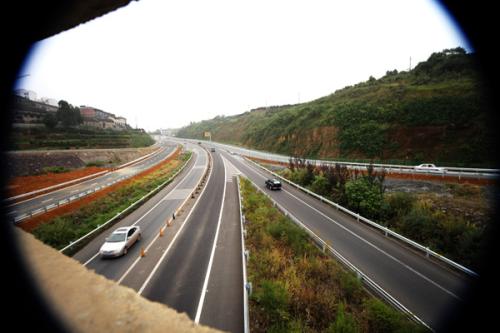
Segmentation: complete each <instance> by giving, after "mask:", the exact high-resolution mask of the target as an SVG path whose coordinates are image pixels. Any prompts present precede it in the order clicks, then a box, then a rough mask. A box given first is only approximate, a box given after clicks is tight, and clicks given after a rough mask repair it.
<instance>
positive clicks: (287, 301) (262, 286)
mask: <svg viewBox="0 0 500 333" xmlns="http://www.w3.org/2000/svg"><path fill="white" fill-rule="evenodd" d="M241 187H242V195H243V206H244V207H243V210H244V213H245V216H246V219H247V221H248V224H247V238H246V240H245V244H246V246H247V248H248V249H249V251H250V260H249V262H248V279H249V281H251V282H252V284H253V293H252V295H251V297H250V301H249V305H250V320H251V322H250V328H251V331H252V332H425V329H424V328H423V327H420V326H417V325H416V324H414V323H413V322H411V321H410V320H408V319H407V318H406V317H405V316H404V315H402V314H401V313H399V312H397V311H396V310H394V309H393V308H391V307H390V306H388V305H386V304H385V303H384V302H382V301H380V300H378V299H376V298H374V297H372V296H370V294H368V293H367V292H366V290H365V289H364V288H363V287H362V285H361V282H360V281H359V280H358V279H357V278H356V276H355V275H354V274H352V273H351V272H347V271H346V270H344V269H343V268H342V267H341V266H340V265H339V264H338V263H337V262H336V261H335V260H333V259H332V258H331V257H329V256H328V255H326V254H323V253H322V252H321V251H320V250H319V249H318V248H316V247H315V246H314V245H313V243H312V242H311V241H310V240H309V238H308V236H307V234H306V233H305V232H304V231H303V230H302V229H300V228H299V227H297V226H296V225H295V224H293V222H292V221H290V220H289V219H288V218H286V217H285V216H283V215H282V214H281V213H280V212H279V211H278V210H277V209H276V208H274V207H273V205H272V203H271V201H270V200H269V199H268V198H266V197H265V196H264V195H263V194H261V193H259V192H257V190H256V189H255V188H254V187H253V186H252V185H251V183H250V182H249V181H248V180H246V179H242V181H241Z"/></svg>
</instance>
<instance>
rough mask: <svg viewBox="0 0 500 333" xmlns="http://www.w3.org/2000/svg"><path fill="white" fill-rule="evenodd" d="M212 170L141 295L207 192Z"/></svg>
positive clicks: (141, 289)
mask: <svg viewBox="0 0 500 333" xmlns="http://www.w3.org/2000/svg"><path fill="white" fill-rule="evenodd" d="M207 154H208V153H207ZM212 172H213V167H212V168H211V169H210V174H209V175H208V179H207V182H206V185H205V187H203V190H201V193H200V195H199V196H198V199H197V200H196V202H195V203H194V205H193V208H191V211H190V212H189V214H188V215H187V216H186V219H185V220H184V222H183V223H182V225H181V227H180V228H179V230H178V231H177V233H176V234H175V236H174V238H173V239H172V241H171V242H170V244H169V246H168V247H167V249H166V250H165V252H164V253H163V255H162V256H161V258H160V260H158V262H157V263H156V265H155V267H154V268H153V270H152V271H151V273H150V274H149V275H148V277H147V278H146V281H144V283H143V284H142V286H141V288H140V289H139V291H138V292H137V294H139V295H141V294H142V292H143V291H144V289H145V288H146V286H147V284H148V283H149V281H150V280H151V278H152V277H153V275H154V274H155V273H156V271H157V270H158V268H159V267H160V264H161V263H162V261H163V260H164V259H165V257H166V256H167V254H168V252H169V251H170V249H171V248H172V245H173V244H174V243H175V241H176V239H177V236H179V234H180V233H181V231H182V229H183V228H184V226H185V225H186V222H188V221H189V218H190V217H191V214H192V213H193V211H194V209H195V208H196V206H197V205H198V202H200V198H201V197H202V196H203V193H205V189H206V188H207V187H208V182H209V181H210V178H211V177H212Z"/></svg>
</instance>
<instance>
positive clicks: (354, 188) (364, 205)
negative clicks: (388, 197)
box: [345, 177, 384, 218]
mask: <svg viewBox="0 0 500 333" xmlns="http://www.w3.org/2000/svg"><path fill="white" fill-rule="evenodd" d="M345 194H346V199H347V204H348V206H349V207H350V208H351V209H354V210H356V211H357V212H359V214H361V215H363V216H365V217H368V218H375V217H378V215H379V211H380V208H381V206H382V202H383V200H384V197H383V194H382V192H381V191H380V188H379V186H378V185H377V184H376V183H370V182H369V181H368V180H367V179H366V178H365V177H362V178H358V179H355V180H351V181H348V182H347V184H346V186H345Z"/></svg>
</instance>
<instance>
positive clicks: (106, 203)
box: [32, 152, 191, 249]
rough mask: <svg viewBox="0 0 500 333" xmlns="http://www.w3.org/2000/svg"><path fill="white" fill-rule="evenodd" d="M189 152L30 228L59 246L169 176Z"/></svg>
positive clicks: (106, 218) (55, 245)
mask: <svg viewBox="0 0 500 333" xmlns="http://www.w3.org/2000/svg"><path fill="white" fill-rule="evenodd" d="M190 155H191V153H190V152H188V153H185V154H183V155H180V156H179V157H177V158H176V159H174V160H172V161H169V162H168V163H165V164H163V165H161V167H159V168H158V169H157V170H155V171H153V172H151V173H149V174H147V175H145V176H144V177H140V178H138V179H134V180H132V181H131V182H129V183H127V184H126V185H124V186H122V187H120V188H119V189H118V190H116V191H113V192H110V193H109V194H108V195H106V196H105V197H102V198H99V199H97V200H95V201H92V202H90V203H88V204H86V205H84V206H82V207H80V208H79V209H78V210H76V211H73V212H71V213H69V214H66V215H62V216H58V217H55V218H54V219H52V220H51V221H49V222H48V223H44V224H41V225H39V226H38V227H36V228H35V229H34V230H33V231H32V232H33V234H34V235H35V237H37V238H38V239H40V240H41V241H42V242H44V243H45V244H48V245H50V246H52V247H54V248H56V249H61V248H63V247H64V246H66V245H68V243H69V242H70V241H74V240H76V239H78V238H80V237H82V236H83V235H85V234H87V233H88V232H90V231H92V230H93V229H95V228H96V227H97V226H99V225H101V224H103V223H104V222H106V221H107V220H109V219H110V218H112V217H113V216H115V215H116V214H117V213H119V212H121V211H122V210H124V209H125V208H127V207H128V206H130V205H131V204H132V203H134V202H135V201H137V200H138V199H140V198H141V197H143V196H144V195H146V194H147V193H148V192H150V191H151V190H153V189H154V188H156V187H157V186H159V185H160V184H161V183H163V182H165V181H166V180H168V179H169V178H170V177H171V176H172V175H173V174H174V173H175V172H176V171H177V170H179V169H180V168H181V167H182V165H184V163H186V162H187V161H188V160H189V157H190Z"/></svg>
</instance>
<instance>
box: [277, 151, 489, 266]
mask: <svg viewBox="0 0 500 333" xmlns="http://www.w3.org/2000/svg"><path fill="white" fill-rule="evenodd" d="M279 173H280V174H281V176H283V177H285V178H287V179H289V180H291V181H292V182H294V183H296V184H299V185H301V186H303V187H306V188H308V189H309V190H311V191H313V192H315V193H317V194H319V195H321V196H324V197H326V198H328V199H330V200H332V201H334V202H336V203H338V204H340V205H342V206H344V207H346V208H348V209H350V210H352V211H354V212H356V213H359V214H361V215H362V216H364V217H366V218H368V219H371V220H373V221H375V222H377V223H379V224H381V225H384V226H387V227H389V228H390V229H392V230H394V231H395V232H397V233H400V234H401V235H403V236H405V237H407V238H410V239H412V240H414V241H416V242H418V243H420V244H422V245H424V246H428V247H429V248H430V249H432V250H434V251H436V252H437V253H440V254H442V255H444V256H446V257H448V258H450V259H452V260H454V261H457V262H458V263H460V264H462V265H465V266H467V267H469V268H471V269H474V268H477V265H478V264H479V262H480V256H481V255H482V254H483V253H482V249H483V245H484V244H483V240H484V235H485V232H487V231H486V230H487V227H488V226H489V225H491V223H492V220H491V218H492V213H493V212H492V204H491V202H490V200H489V198H488V196H487V193H486V192H485V190H484V188H483V187H480V186H475V185H470V184H448V185H447V187H448V191H447V195H446V196H443V195H433V194H428V193H427V194H411V193H405V192H395V193H386V188H385V186H384V180H385V173H384V172H375V171H374V169H373V167H371V166H370V167H368V168H367V170H366V171H365V172H361V171H358V170H353V171H351V170H348V169H347V168H346V167H345V166H342V165H340V164H336V165H335V166H329V165H323V166H320V167H314V166H313V165H311V164H309V163H306V162H305V161H304V160H300V159H292V160H290V164H289V167H288V168H286V169H283V170H281V171H279Z"/></svg>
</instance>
